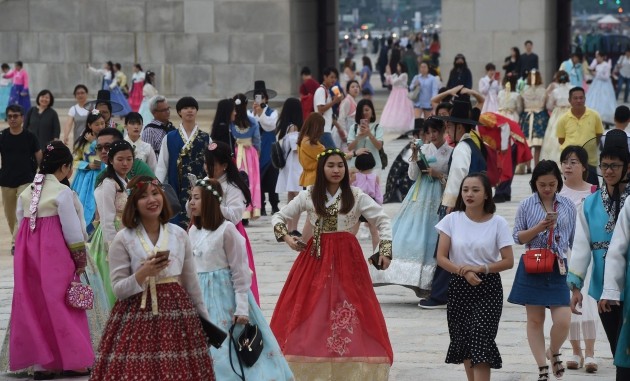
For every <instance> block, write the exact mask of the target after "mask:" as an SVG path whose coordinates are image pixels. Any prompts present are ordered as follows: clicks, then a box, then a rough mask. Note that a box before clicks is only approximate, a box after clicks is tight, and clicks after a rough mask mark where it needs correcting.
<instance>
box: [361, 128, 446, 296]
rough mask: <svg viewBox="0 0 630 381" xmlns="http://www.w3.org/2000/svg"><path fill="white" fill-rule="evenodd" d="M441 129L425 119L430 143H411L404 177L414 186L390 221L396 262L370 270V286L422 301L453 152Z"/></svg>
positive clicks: (428, 285)
mask: <svg viewBox="0 0 630 381" xmlns="http://www.w3.org/2000/svg"><path fill="white" fill-rule="evenodd" d="M444 129H445V126H444V122H442V121H441V120H439V119H436V118H429V119H427V120H426V121H425V122H424V131H425V132H426V133H427V134H428V136H429V139H430V141H429V142H427V143H426V144H423V145H422V146H421V147H418V146H417V143H418V141H414V142H412V143H411V147H412V154H411V159H410V163H409V170H408V176H409V178H410V179H411V180H414V181H415V183H414V184H413V186H412V187H411V189H410V191H409V192H408V193H407V196H406V197H405V200H404V201H403V204H402V206H401V208H400V211H399V212H398V214H397V215H396V217H395V218H394V222H393V228H392V231H393V237H392V249H393V251H394V252H395V253H396V259H394V260H392V263H391V265H390V266H389V269H387V270H385V271H375V270H374V269H372V268H370V275H371V277H372V282H373V284H374V286H385V285H391V284H397V285H401V286H403V287H407V288H409V289H411V290H413V291H414V292H415V293H416V296H417V297H419V298H420V297H426V296H427V294H428V292H429V291H430V290H431V282H432V281H433V273H434V272H435V266H436V262H435V257H434V254H435V246H436V244H437V238H438V232H437V231H436V230H435V225H436V224H437V223H438V222H439V220H440V219H439V216H438V209H439V207H440V203H441V201H442V192H443V191H444V185H445V184H446V175H447V174H448V162H449V159H450V157H451V153H452V152H453V147H451V146H449V145H448V144H446V142H445V140H444ZM427 134H425V136H426V135H427ZM420 142H422V141H421V140H420ZM359 157H360V156H359ZM426 164H428V167H426V168H425V167H424V166H425V165H426ZM421 167H422V170H421Z"/></svg>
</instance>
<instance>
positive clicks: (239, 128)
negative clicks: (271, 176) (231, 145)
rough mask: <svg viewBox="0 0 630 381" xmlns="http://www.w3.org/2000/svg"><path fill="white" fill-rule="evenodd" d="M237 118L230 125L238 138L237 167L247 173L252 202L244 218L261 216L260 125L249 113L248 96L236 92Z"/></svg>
mask: <svg viewBox="0 0 630 381" xmlns="http://www.w3.org/2000/svg"><path fill="white" fill-rule="evenodd" d="M232 99H233V100H234V104H235V108H234V109H235V110H236V118H235V120H234V121H233V122H232V123H231V125H230V132H231V133H232V136H233V137H234V138H235V139H236V150H235V157H236V167H237V168H238V170H239V171H241V172H244V173H246V174H247V177H248V179H249V190H250V192H251V195H252V202H251V204H249V205H248V206H247V208H246V209H245V211H244V212H243V219H250V218H258V217H260V203H261V193H260V192H261V190H260V168H259V163H258V155H259V153H260V126H259V125H258V122H257V121H256V119H254V118H253V117H250V116H248V115H247V97H246V96H245V95H243V94H236V95H235V96H234V98H232Z"/></svg>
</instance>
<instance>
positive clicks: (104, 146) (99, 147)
mask: <svg viewBox="0 0 630 381" xmlns="http://www.w3.org/2000/svg"><path fill="white" fill-rule="evenodd" d="M111 146H112V145H111V143H105V144H97V145H96V150H97V151H102V150H104V149H105V150H108V151H109V149H110V148H111Z"/></svg>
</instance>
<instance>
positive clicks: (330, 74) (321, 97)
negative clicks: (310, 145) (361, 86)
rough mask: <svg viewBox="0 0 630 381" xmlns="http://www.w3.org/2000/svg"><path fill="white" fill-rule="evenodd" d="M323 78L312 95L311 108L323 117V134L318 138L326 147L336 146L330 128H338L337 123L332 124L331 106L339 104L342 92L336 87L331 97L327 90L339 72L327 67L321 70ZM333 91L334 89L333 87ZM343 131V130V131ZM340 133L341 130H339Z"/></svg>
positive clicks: (333, 83)
mask: <svg viewBox="0 0 630 381" xmlns="http://www.w3.org/2000/svg"><path fill="white" fill-rule="evenodd" d="M323 76H324V80H323V81H322V84H321V85H320V86H319V88H318V89H317V90H316V91H315V96H314V97H313V108H314V109H315V110H316V111H317V112H319V113H320V114H322V116H323V117H324V122H325V124H324V135H323V136H322V138H321V139H320V142H321V143H322V144H323V145H324V147H326V148H337V147H336V146H335V142H334V141H333V139H332V134H331V132H332V129H333V128H340V127H338V125H334V124H333V110H332V108H333V106H335V105H336V104H339V103H340V102H341V101H342V100H343V93H342V92H341V90H339V88H337V92H336V95H335V96H334V97H331V96H330V95H329V93H328V90H329V89H330V88H332V87H333V86H335V83H336V82H337V78H338V77H339V72H338V71H337V69H335V68H334V67H327V68H325V69H324V71H323ZM333 91H334V89H333ZM344 133H345V131H344ZM340 135H341V131H340Z"/></svg>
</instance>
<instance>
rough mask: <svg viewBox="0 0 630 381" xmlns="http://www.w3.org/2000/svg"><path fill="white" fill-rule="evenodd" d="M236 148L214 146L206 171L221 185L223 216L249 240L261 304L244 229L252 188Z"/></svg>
mask: <svg viewBox="0 0 630 381" xmlns="http://www.w3.org/2000/svg"><path fill="white" fill-rule="evenodd" d="M233 158H234V156H233V153H232V148H231V147H230V146H228V145H227V144H226V143H223V142H220V141H218V142H214V141H213V142H212V143H210V145H209V146H208V149H207V150H206V152H205V170H206V173H207V174H208V177H207V179H208V178H212V179H215V180H217V181H218V182H219V183H220V184H221V188H222V192H223V200H222V201H221V213H223V216H224V217H225V218H226V219H227V220H228V221H230V222H231V223H233V224H234V226H236V229H237V230H238V231H239V233H241V235H242V236H243V238H245V247H246V249H247V259H248V263H249V268H250V270H251V271H252V282H251V290H252V294H253V295H254V299H256V302H257V303H258V304H260V297H259V294H258V280H257V278H256V265H255V264H254V253H253V251H252V246H251V245H250V243H249V237H248V236H247V232H246V231H245V227H244V226H243V221H242V218H243V214H244V213H245V210H246V209H247V207H248V206H250V205H251V203H252V196H251V193H250V192H249V187H248V186H247V184H245V181H244V180H243V177H241V174H240V173H239V170H238V168H236V164H234V160H233Z"/></svg>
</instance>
